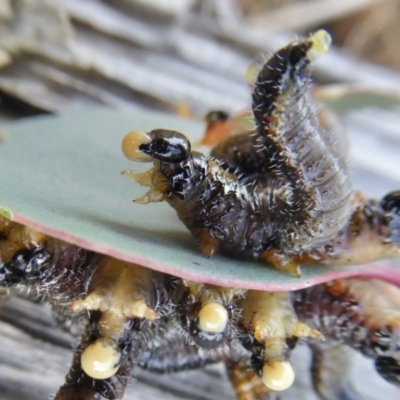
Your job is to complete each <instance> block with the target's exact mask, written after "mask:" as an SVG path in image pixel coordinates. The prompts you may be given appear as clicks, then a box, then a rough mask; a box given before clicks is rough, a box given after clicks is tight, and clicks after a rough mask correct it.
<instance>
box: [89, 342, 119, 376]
mask: <svg viewBox="0 0 400 400" xmlns="http://www.w3.org/2000/svg"><path fill="white" fill-rule="evenodd" d="M120 360H121V350H120V349H119V348H118V346H117V345H116V343H115V342H114V341H113V340H112V339H110V338H100V339H98V340H96V341H95V342H93V343H92V344H90V345H89V346H88V347H86V349H85V350H84V351H83V353H82V356H81V367H82V369H83V370H84V371H85V373H86V374H87V375H89V376H90V377H91V378H94V379H108V378H111V377H112V376H113V375H115V374H116V373H117V371H118V369H119V362H120Z"/></svg>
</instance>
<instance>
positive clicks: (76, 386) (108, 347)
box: [55, 313, 146, 400]
mask: <svg viewBox="0 0 400 400" xmlns="http://www.w3.org/2000/svg"><path fill="white" fill-rule="evenodd" d="M96 314H97V313H93V314H91V317H90V320H91V323H92V324H94V325H96V323H97V321H96V319H97V315H96ZM145 323H146V321H145V322H142V321H140V320H136V321H133V322H132V324H131V325H130V326H129V328H127V329H126V330H125V332H124V334H125V338H124V340H122V341H121V343H120V344H119V345H117V346H116V347H115V345H113V344H111V343H109V342H104V343H101V344H99V342H98V340H99V339H98V338H97V337H96V334H95V333H94V332H96V331H95V329H94V326H90V325H89V326H88V329H87V332H86V334H85V335H84V336H83V338H82V341H81V343H80V345H79V346H78V348H77V349H76V351H75V353H74V356H73V360H72V366H71V369H70V371H69V373H68V375H67V376H66V381H65V384H64V385H63V386H62V387H61V388H60V390H59V391H58V393H57V394H56V396H55V400H76V399H81V400H100V399H101V398H106V399H110V400H112V399H117V398H122V397H123V393H124V390H125V387H126V384H127V382H128V379H129V377H130V373H131V370H132V368H133V367H134V365H135V364H136V363H137V362H138V360H139V359H140V356H141V354H142V352H143V350H144V346H145V337H144V336H143V333H142V332H140V330H142V329H144V328H145V327H144V324H145ZM96 342H97V344H98V345H97V346H96V345H95V346H94V347H91V346H90V345H91V344H92V346H93V343H96ZM88 349H89V351H90V353H91V354H89V355H87V357H86V358H88V359H89V360H87V363H88V362H89V361H90V358H92V359H93V362H94V361H96V362H97V364H96V365H97V366H98V367H104V372H106V371H107V370H108V371H110V370H115V368H116V367H115V365H117V366H118V369H117V371H116V372H115V373H114V374H113V375H112V376H110V377H108V378H104V379H95V378H93V377H91V376H89V375H87V374H86V373H85V372H84V370H83V368H82V358H83V354H84V353H85V352H88ZM94 365H95V364H94Z"/></svg>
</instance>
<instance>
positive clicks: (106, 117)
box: [0, 109, 400, 290]
mask: <svg viewBox="0 0 400 400" xmlns="http://www.w3.org/2000/svg"><path fill="white" fill-rule="evenodd" d="M154 128H169V129H175V130H179V131H182V132H183V133H185V134H186V135H188V136H189V137H190V139H192V140H194V141H198V140H199V138H200V137H201V135H202V132H203V129H204V127H203V126H202V125H201V124H200V123H197V122H193V121H188V120H183V119H177V118H174V117H171V116H167V115H163V114H155V113H149V112H144V111H140V112H121V111H112V110H103V109H94V110H85V111H80V112H75V113H72V114H69V115H66V116H61V117H54V116H43V117H36V118H33V119H26V120H23V121H21V122H18V123H16V124H14V125H12V126H11V127H10V128H9V131H8V132H7V135H6V137H7V139H6V140H5V141H4V142H3V143H2V145H1V146H0V210H1V211H0V212H1V214H2V215H6V216H9V217H11V219H13V220H14V221H16V222H19V223H21V224H24V225H27V226H30V227H32V228H35V229H37V230H40V231H42V232H44V233H46V234H48V235H51V236H54V237H57V238H60V239H62V240H65V241H67V242H70V243H73V244H76V245H78V246H81V247H84V248H87V249H90V250H93V251H96V252H99V253H103V254H107V255H110V256H114V257H116V258H119V259H123V260H126V261H129V262H134V263H137V264H140V265H144V266H147V267H149V268H152V269H155V270H158V271H163V272H165V273H168V274H173V275H176V276H179V277H184V278H188V279H192V280H194V281H198V282H207V283H212V284H219V285H225V286H240V287H243V288H253V289H260V290H295V289H299V288H302V287H306V286H309V285H313V284H317V283H320V282H324V281H328V280H331V279H335V278H340V277H348V276H356V275H363V276H369V277H377V278H380V279H384V280H387V281H390V282H392V283H395V284H397V285H398V286H400V272H399V271H396V270H394V269H390V268H389V266H388V264H385V263H381V264H379V265H378V264H374V265H367V266H355V267H335V268H330V267H326V266H318V265H315V266H303V267H302V272H303V274H302V277H301V278H295V277H291V276H288V275H285V274H282V273H279V272H277V271H276V270H274V269H273V268H270V267H268V266H266V265H264V264H262V263H257V262H244V261H242V260H235V259H232V258H229V257H227V256H224V255H220V254H218V255H216V256H214V257H212V258H210V259H207V258H205V257H204V256H203V255H202V254H201V252H200V250H199V248H198V247H197V245H196V243H195V241H194V239H193V238H192V237H191V235H190V234H189V232H188V231H187V230H186V228H185V227H184V226H183V224H181V222H180V221H179V220H178V218H177V217H176V215H175V212H174V211H173V210H172V209H171V208H170V207H169V206H168V205H167V204H166V203H156V204H155V203H153V204H149V205H145V206H144V205H139V204H134V203H132V201H131V200H132V199H133V198H136V197H139V196H141V195H142V194H143V193H144V190H145V189H144V188H142V187H140V186H139V185H137V184H135V183H134V182H132V181H130V180H128V179H126V178H125V177H123V176H121V175H120V172H121V171H122V170H124V169H132V168H133V169H137V164H135V165H133V164H132V163H130V162H129V161H128V160H126V159H125V158H124V157H123V155H122V153H121V149H120V143H121V140H122V138H123V137H124V135H125V134H126V133H127V132H128V131H130V130H133V129H143V130H150V129H154ZM144 167H145V169H147V168H148V167H149V165H145V166H144Z"/></svg>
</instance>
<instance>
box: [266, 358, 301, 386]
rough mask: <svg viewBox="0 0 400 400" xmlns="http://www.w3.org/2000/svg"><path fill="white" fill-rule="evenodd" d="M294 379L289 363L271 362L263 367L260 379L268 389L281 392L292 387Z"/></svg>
mask: <svg viewBox="0 0 400 400" xmlns="http://www.w3.org/2000/svg"><path fill="white" fill-rule="evenodd" d="M294 377H295V374H294V370H293V367H292V365H291V364H290V362H289V361H273V362H271V363H268V364H265V365H264V367H263V369H262V378H261V379H262V381H263V383H264V385H265V386H266V387H267V388H268V389H271V390H274V391H281V390H286V389H288V388H289V387H290V386H292V384H293V382H294Z"/></svg>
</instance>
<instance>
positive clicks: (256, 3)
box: [0, 0, 400, 400]
mask: <svg viewBox="0 0 400 400" xmlns="http://www.w3.org/2000/svg"><path fill="white" fill-rule="evenodd" d="M319 28H325V29H327V30H328V31H329V32H330V33H331V34H332V36H333V41H334V45H335V47H334V48H333V49H332V51H330V52H329V54H327V55H325V56H324V57H322V58H321V59H320V60H318V61H317V62H316V63H315V65H314V77H315V82H316V83H317V84H318V85H319V86H318V87H319V89H318V90H317V91H316V97H317V99H318V100H320V101H325V102H326V103H327V104H328V105H329V106H330V107H331V108H332V109H334V110H336V111H337V112H338V113H339V115H340V118H341V121H342V123H343V125H344V127H345V129H346V131H347V132H348V134H349V137H350V142H351V153H350V154H351V166H352V174H353V180H354V182H355V183H354V186H355V187H356V188H357V189H360V190H362V191H363V192H365V193H367V194H370V195H373V196H375V197H380V196H382V195H384V194H385V193H387V192H388V191H390V190H394V189H398V188H399V187H400V113H399V110H400V71H399V69H400V51H399V50H398V49H399V43H400V1H399V0H0V128H4V127H6V126H7V124H9V123H12V122H14V121H16V120H18V119H20V118H23V117H27V116H35V115H39V114H45V113H66V112H71V111H73V110H76V109H82V108H85V107H94V106H102V107H111V108H115V109H124V110H138V109H152V110H157V111H162V112H167V113H172V114H176V115H179V116H181V117H186V118H196V119H201V118H203V116H204V114H205V113H206V112H207V111H209V110H210V109H224V110H227V111H229V112H231V113H235V112H239V111H241V110H243V109H246V108H247V107H248V106H249V104H250V94H251V93H250V88H249V85H248V84H247V82H246V80H245V74H246V70H247V68H248V66H249V65H250V64H251V63H252V62H253V60H255V59H257V60H260V59H263V57H264V58H266V57H268V55H269V54H271V53H272V51H274V50H276V49H277V48H278V47H279V46H281V45H283V44H285V43H287V42H288V41H290V40H293V39H294V38H296V37H299V36H302V35H308V34H309V33H310V32H312V31H315V30H317V29H319ZM0 140H1V134H0ZM0 338H1V341H2V342H3V344H2V346H0V348H1V350H0V362H1V363H0V393H1V394H0V397H1V398H2V399H5V400H20V399H25V398H29V399H30V400H39V399H44V398H47V396H48V394H49V393H54V392H55V391H56V390H57V387H58V386H59V385H60V384H61V383H62V382H63V379H64V374H65V373H66V371H67V369H68V364H69V362H70V358H71V356H72V350H71V348H72V347H71V343H72V342H73V339H72V338H71V336H70V335H69V334H68V333H66V332H63V331H61V329H60V328H59V327H58V326H57V324H56V322H55V321H54V319H53V318H52V315H51V313H50V310H48V309H47V308H43V307H42V306H41V305H39V304H35V303H31V302H28V301H27V300H25V299H22V298H14V299H13V300H10V301H8V302H7V303H6V304H5V305H4V306H3V307H2V308H1V309H0ZM32 348H34V349H35V350H34V351H33V350H32ZM299 354H300V355H297V358H296V360H297V361H295V363H297V364H296V365H297V367H296V370H297V371H300V372H299V376H300V378H299V381H298V382H297V383H296V386H295V387H294V388H293V389H291V390H290V391H289V392H287V393H285V395H284V396H283V400H289V399H299V398H301V399H302V400H315V399H316V398H315V396H314V395H313V393H312V392H311V391H310V382H309V378H308V376H307V369H308V358H307V357H308V354H306V353H305V352H304V351H303V352H300V353H299ZM19 355H22V356H21V357H19ZM32 365H34V371H33V370H32ZM218 368H219V367H216V368H211V369H210V370H207V371H195V372H192V373H183V374H178V375H176V376H174V378H173V379H171V378H170V377H159V376H155V375H152V374H142V373H140V382H136V383H134V384H133V385H132V386H131V388H130V390H129V394H128V396H127V399H141V398H146V399H149V400H150V399H158V398H160V396H163V398H164V399H167V400H169V399H171V400H172V399H193V400H195V399H197V400H214V399H219V400H220V399H222V400H224V399H226V400H228V399H232V398H233V397H232V396H233V392H232V389H231V388H230V387H229V385H228V383H227V382H226V380H225V378H223V376H224V375H223V373H222V371H221V369H218ZM354 371H355V372H354V375H355V377H356V378H357V385H356V386H357V388H358V390H360V392H361V393H362V394H363V396H364V397H363V398H365V399H366V400H373V399H378V398H385V399H391V400H392V399H393V400H394V399H396V398H397V399H400V395H398V392H397V391H396V390H395V388H393V387H391V386H390V385H388V384H387V383H386V382H384V381H383V380H382V379H381V378H379V377H378V376H377V375H376V374H375V373H374V371H373V368H372V365H371V363H370V362H368V361H365V360H363V359H362V358H361V357H358V361H357V363H356V368H355V370H354ZM366 382H368V384H367V383H366Z"/></svg>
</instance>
